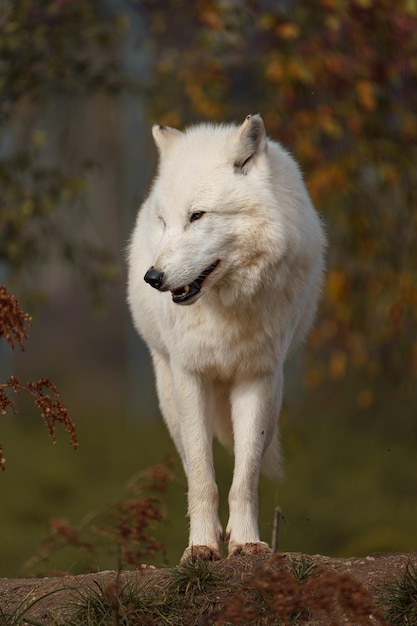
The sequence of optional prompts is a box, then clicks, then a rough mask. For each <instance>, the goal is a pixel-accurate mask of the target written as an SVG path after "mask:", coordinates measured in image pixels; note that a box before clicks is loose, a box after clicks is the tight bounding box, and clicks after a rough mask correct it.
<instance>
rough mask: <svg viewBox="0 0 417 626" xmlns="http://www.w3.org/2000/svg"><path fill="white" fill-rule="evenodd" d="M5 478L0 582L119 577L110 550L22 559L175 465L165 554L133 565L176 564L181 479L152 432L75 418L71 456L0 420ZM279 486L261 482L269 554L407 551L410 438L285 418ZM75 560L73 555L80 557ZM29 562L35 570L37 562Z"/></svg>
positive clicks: (62, 445) (162, 536)
mask: <svg viewBox="0 0 417 626" xmlns="http://www.w3.org/2000/svg"><path fill="white" fill-rule="evenodd" d="M2 419H3V422H2V440H3V442H4V444H5V450H6V451H7V457H8V458H7V470H6V471H5V472H3V473H2V475H1V480H2V483H1V492H2V500H3V502H7V506H6V507H2V511H1V524H2V536H4V537H6V536H7V538H8V540H7V542H2V545H1V553H2V558H1V561H0V576H11V577H12V576H17V575H29V574H37V573H41V574H46V573H50V572H52V571H67V572H71V573H73V574H77V573H81V572H85V571H88V570H89V569H91V568H93V569H117V568H118V565H119V555H118V553H117V546H116V545H115V543H114V542H113V543H112V542H109V545H108V547H107V549H104V548H103V549H102V550H100V551H99V552H98V553H95V554H94V555H93V556H91V555H88V554H86V553H83V552H82V551H80V550H77V549H76V548H75V547H71V546H67V547H65V548H62V550H60V551H58V552H57V553H56V554H55V555H53V556H51V558H50V559H49V560H47V561H32V563H33V566H32V568H30V569H25V568H24V565H25V563H27V562H29V560H30V558H31V557H32V556H33V555H34V553H35V552H36V551H37V549H38V548H39V546H40V543H41V541H42V540H43V539H44V538H45V537H46V536H47V534H48V528H49V526H50V521H51V520H57V519H59V520H62V519H63V520H67V521H68V523H69V524H71V526H74V527H75V528H78V529H79V530H80V537H81V539H83V538H84V535H83V532H84V530H83V529H86V528H88V524H89V523H90V522H91V520H92V518H93V517H94V516H95V515H96V513H97V512H103V511H106V510H107V509H108V508H109V506H110V504H111V503H114V502H117V501H119V500H123V498H124V497H126V495H127V494H128V493H129V490H128V489H127V487H128V486H129V484H131V483H132V477H134V476H137V474H138V472H141V471H143V470H146V469H147V468H149V467H151V466H153V465H155V464H156V463H160V462H162V461H163V459H164V457H165V456H166V454H173V458H174V459H175V460H176V462H175V465H174V467H173V468H172V469H171V471H172V473H173V475H174V481H173V482H172V483H171V484H169V485H168V486H167V490H166V492H165V493H164V494H162V495H161V497H162V498H163V509H164V511H165V517H164V519H163V521H162V522H160V523H158V525H157V526H156V527H155V529H154V532H153V534H154V536H155V537H156V539H157V540H158V541H161V542H163V543H164V544H165V546H166V559H165V558H164V557H163V556H162V554H161V553H157V554H155V555H154V556H153V557H152V556H149V557H146V558H144V559H143V560H144V561H145V562H148V563H152V564H155V565H158V566H159V565H162V564H164V563H165V561H166V563H167V564H168V565H170V566H174V565H176V564H177V563H178V561H179V558H180V556H181V554H182V551H183V550H184V548H185V545H186V540H187V518H186V495H185V494H186V482H185V478H184V475H183V472H182V469H181V467H180V464H179V462H178V461H177V457H176V455H175V452H174V449H173V444H172V443H171V441H170V439H169V435H168V433H167V431H166V428H165V426H164V425H163V424H162V423H133V422H127V421H126V420H124V419H123V418H120V419H118V418H117V416H116V415H115V416H114V417H113V418H110V417H109V416H107V417H105V416H103V415H94V416H93V415H91V416H89V417H84V419H82V418H79V419H78V420H77V433H78V439H79V442H80V446H79V448H78V449H77V450H76V451H74V450H72V448H71V447H70V445H69V443H68V441H67V439H66V433H65V432H64V430H63V429H62V431H59V430H58V431H57V440H58V443H57V445H56V446H51V444H50V441H49V440H48V437H46V436H45V426H44V425H43V423H42V422H41V421H40V420H39V418H38V417H37V416H33V417H32V419H31V420H30V421H29V419H30V418H29V417H27V418H26V419H23V418H22V416H20V417H19V418H16V417H13V416H5V417H3V418H2ZM283 444H284V453H285V457H286V460H285V472H286V478H285V480H284V481H282V482H281V483H280V484H273V483H271V482H270V481H269V480H267V479H263V480H262V481H261V490H260V525H261V534H262V538H264V539H265V540H268V541H269V540H270V538H271V532H272V522H273V519H272V518H273V512H274V508H275V506H276V505H277V504H279V505H280V506H281V508H282V510H283V520H282V522H281V526H280V537H279V549H280V550H285V551H300V552H305V553H310V554H316V553H322V554H329V555H334V556H343V555H344V556H352V555H361V554H369V553H370V552H375V551H384V550H390V551H396V550H398V551H409V550H412V549H415V547H416V545H417V529H416V525H415V519H416V518H417V498H416V497H415V485H416V484H417V468H416V466H415V462H414V459H415V450H414V446H413V442H412V441H408V442H407V441H404V440H403V438H402V437H401V436H400V435H399V434H397V436H396V437H395V438H394V436H393V434H392V432H391V434H390V436H389V437H388V436H387V435H384V434H383V433H380V434H379V435H375V434H371V433H369V431H368V430H367V428H366V426H365V425H362V426H361V427H355V428H353V427H352V425H351V424H346V422H344V421H341V422H336V421H334V420H331V419H330V418H329V417H324V418H322V419H319V418H318V417H314V416H312V415H310V416H308V417H301V416H299V417H298V416H297V415H293V416H291V418H290V417H288V418H287V419H286V420H285V423H284V425H283ZM215 457H216V467H217V476H218V481H219V485H220V497H221V505H222V506H221V517H222V521H223V522H225V521H227V520H226V519H225V518H226V515H227V507H226V504H227V500H226V499H227V491H228V488H229V485H230V479H231V472H232V467H233V459H232V457H231V456H230V455H229V454H228V453H227V452H225V451H224V450H223V449H222V448H221V447H220V446H218V445H216V446H215ZM80 552H81V554H80ZM35 563H36V565H35Z"/></svg>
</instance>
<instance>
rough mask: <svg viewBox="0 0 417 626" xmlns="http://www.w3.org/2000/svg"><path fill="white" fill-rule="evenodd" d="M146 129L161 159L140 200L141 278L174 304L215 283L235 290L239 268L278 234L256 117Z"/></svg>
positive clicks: (187, 301) (263, 139)
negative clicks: (145, 263)
mask: <svg viewBox="0 0 417 626" xmlns="http://www.w3.org/2000/svg"><path fill="white" fill-rule="evenodd" d="M152 132H153V136H154V139H155V142H156V145H157V147H158V150H159V154H160V163H159V174H158V176H157V178H156V180H155V182H154V185H153V188H152V190H151V193H150V195H149V198H148V200H147V203H146V207H144V208H145V210H146V211H147V213H148V214H147V219H148V220H150V223H149V222H148V229H147V230H148V233H150V237H151V241H150V242H149V243H150V247H151V249H152V258H151V263H152V264H151V267H149V269H148V270H147V271H146V274H145V276H144V279H145V281H146V282H147V283H149V285H151V286H152V287H154V288H155V289H158V290H159V291H170V292H171V294H172V300H173V302H175V303H176V304H192V303H194V302H196V300H197V299H198V298H199V297H200V296H201V295H202V293H204V291H205V290H208V289H209V288H210V290H211V289H212V288H214V286H215V285H217V287H218V289H220V286H221V285H223V286H224V287H225V288H227V289H229V291H230V290H233V289H236V285H237V282H238V281H240V282H242V281H245V280H247V278H245V274H244V272H245V268H246V269H248V268H249V267H250V266H251V265H253V264H254V263H255V262H256V263H259V259H260V257H261V256H262V254H265V252H266V250H267V249H270V248H271V246H274V247H275V248H276V246H277V242H278V241H279V239H280V226H279V223H277V222H276V220H275V219H272V215H271V211H272V210H273V209H274V205H275V198H274V194H273V191H272V187H273V184H272V182H271V168H270V165H269V160H268V149H269V147H270V144H271V143H272V142H270V141H268V140H267V138H266V133H265V127H264V123H263V121H262V118H261V117H260V116H259V115H248V116H247V117H246V119H245V120H244V122H243V124H242V125H241V126H239V127H237V126H234V125H228V126H226V125H210V124H201V125H198V126H194V127H191V128H189V129H188V130H187V131H185V132H180V131H178V130H175V129H173V128H169V127H166V126H154V127H153V129H152ZM275 213H276V211H275ZM258 282H259V279H258ZM247 288H248V286H247Z"/></svg>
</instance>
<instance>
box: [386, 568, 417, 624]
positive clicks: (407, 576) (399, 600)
mask: <svg viewBox="0 0 417 626" xmlns="http://www.w3.org/2000/svg"><path fill="white" fill-rule="evenodd" d="M380 604H381V606H382V607H384V609H385V617H386V619H387V621H388V623H389V624H390V626H408V625H410V624H417V567H415V566H414V565H413V563H411V561H409V563H408V564H407V567H406V569H405V571H404V573H403V574H402V576H401V577H400V578H399V579H398V580H397V581H396V582H395V583H394V584H392V585H390V586H389V587H388V588H387V589H386V591H385V593H384V595H383V597H382V600H381V601H380Z"/></svg>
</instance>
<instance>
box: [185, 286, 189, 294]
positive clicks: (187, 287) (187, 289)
mask: <svg viewBox="0 0 417 626" xmlns="http://www.w3.org/2000/svg"><path fill="white" fill-rule="evenodd" d="M189 291H190V287H189V285H185V287H184V293H188V292H189Z"/></svg>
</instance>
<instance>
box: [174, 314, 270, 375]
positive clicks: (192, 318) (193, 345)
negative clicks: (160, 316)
mask: <svg viewBox="0 0 417 626" xmlns="http://www.w3.org/2000/svg"><path fill="white" fill-rule="evenodd" d="M171 323H172V325H171V327H170V329H169V330H168V328H166V331H168V332H164V335H165V338H164V343H165V345H166V347H167V350H168V352H169V355H170V359H171V362H172V363H173V364H174V363H177V364H178V365H179V366H182V367H184V368H186V369H190V370H192V371H195V372H198V373H200V374H202V375H205V376H208V377H210V378H212V379H214V380H228V379H231V378H236V377H243V376H246V375H248V374H250V375H252V376H253V375H254V374H256V373H259V374H260V373H264V372H267V371H271V370H274V369H275V367H276V365H277V362H278V360H279V359H278V353H279V338H278V333H277V332H276V329H275V328H274V327H275V325H274V324H273V323H271V324H269V325H265V324H262V323H260V320H259V318H257V317H256V316H254V315H253V314H250V313H249V312H248V311H244V310H241V311H238V310H236V311H234V312H231V311H230V312H228V314H227V315H224V314H223V315H221V314H215V313H213V312H209V313H205V312H203V313H202V312H201V311H200V312H197V311H195V314H194V312H193V311H192V310H190V311H189V312H187V314H186V315H185V316H183V315H181V316H178V317H177V318H176V319H175V320H173V319H171Z"/></svg>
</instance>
